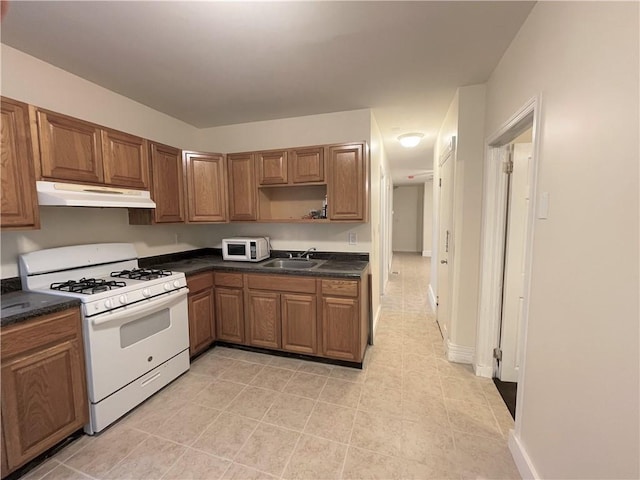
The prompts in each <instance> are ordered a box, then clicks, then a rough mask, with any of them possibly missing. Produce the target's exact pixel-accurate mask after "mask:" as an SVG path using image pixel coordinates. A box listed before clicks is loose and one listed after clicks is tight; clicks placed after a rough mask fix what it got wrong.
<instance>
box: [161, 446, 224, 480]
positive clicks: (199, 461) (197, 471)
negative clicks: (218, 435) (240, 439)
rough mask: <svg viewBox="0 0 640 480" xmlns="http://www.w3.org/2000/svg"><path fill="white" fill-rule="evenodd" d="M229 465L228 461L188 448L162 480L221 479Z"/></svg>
mask: <svg viewBox="0 0 640 480" xmlns="http://www.w3.org/2000/svg"><path fill="white" fill-rule="evenodd" d="M231 463H232V462H231V461H230V460H223V459H222V458H218V457H214V456H211V455H207V454H206V453H202V452H199V451H197V450H193V449H191V448H188V449H187V450H186V451H185V452H184V454H183V455H182V456H181V457H180V458H179V459H178V461H177V462H176V463H174V464H173V466H172V467H171V469H169V471H168V472H167V473H165V474H164V476H163V477H162V480H217V479H219V478H222V475H223V474H224V473H225V472H226V471H227V469H228V468H229V466H230V465H231Z"/></svg>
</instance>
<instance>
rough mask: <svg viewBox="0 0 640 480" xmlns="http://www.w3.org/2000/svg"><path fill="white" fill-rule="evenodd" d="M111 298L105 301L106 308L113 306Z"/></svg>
mask: <svg viewBox="0 0 640 480" xmlns="http://www.w3.org/2000/svg"><path fill="white" fill-rule="evenodd" d="M111 305H112V303H111V299H107V300H105V301H104V308H111Z"/></svg>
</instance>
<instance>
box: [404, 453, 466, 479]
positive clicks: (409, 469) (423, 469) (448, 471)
mask: <svg viewBox="0 0 640 480" xmlns="http://www.w3.org/2000/svg"><path fill="white" fill-rule="evenodd" d="M402 478H403V480H459V478H460V473H459V471H458V467H457V465H456V462H455V456H454V454H451V455H445V456H443V455H440V456H434V457H432V458H429V460H428V461H427V462H426V463H420V462H416V461H415V460H407V459H404V460H403V464H402Z"/></svg>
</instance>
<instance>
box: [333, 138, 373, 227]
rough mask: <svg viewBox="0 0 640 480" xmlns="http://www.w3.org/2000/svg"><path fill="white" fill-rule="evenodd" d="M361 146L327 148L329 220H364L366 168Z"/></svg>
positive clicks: (366, 202) (365, 216)
mask: <svg viewBox="0 0 640 480" xmlns="http://www.w3.org/2000/svg"><path fill="white" fill-rule="evenodd" d="M364 147H365V146H364V144H363V143H354V144H347V145H333V146H329V147H327V155H326V158H327V161H328V164H329V179H328V181H327V196H328V203H329V214H328V216H329V219H330V220H350V221H363V222H366V221H367V220H368V208H367V207H368V193H369V187H368V165H367V160H366V157H365V153H366V152H365V148H364Z"/></svg>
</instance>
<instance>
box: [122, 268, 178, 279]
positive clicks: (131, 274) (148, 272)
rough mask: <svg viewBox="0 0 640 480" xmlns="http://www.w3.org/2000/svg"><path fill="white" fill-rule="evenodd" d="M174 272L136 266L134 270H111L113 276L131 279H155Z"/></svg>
mask: <svg viewBox="0 0 640 480" xmlns="http://www.w3.org/2000/svg"><path fill="white" fill-rule="evenodd" d="M169 275H172V272H170V271H168V270H155V269H147V268H134V269H133V270H122V271H121V272H111V276H112V277H118V278H130V279H131V280H155V279H156V278H160V277H168V276H169Z"/></svg>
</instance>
